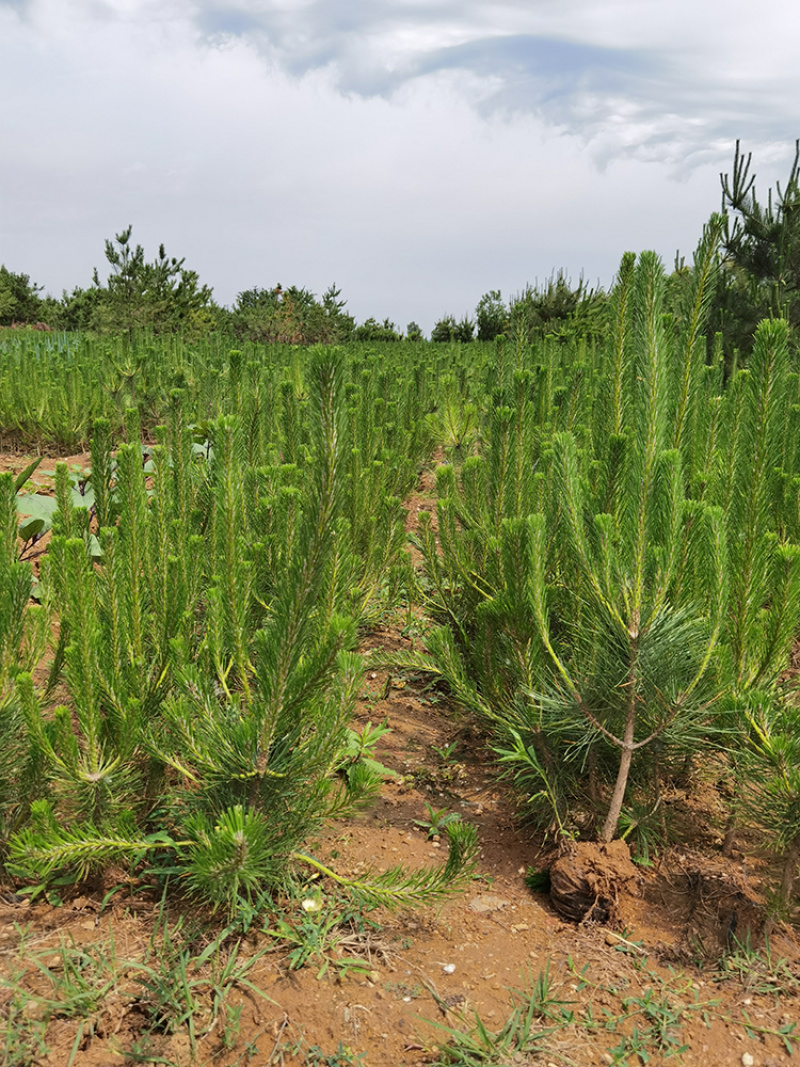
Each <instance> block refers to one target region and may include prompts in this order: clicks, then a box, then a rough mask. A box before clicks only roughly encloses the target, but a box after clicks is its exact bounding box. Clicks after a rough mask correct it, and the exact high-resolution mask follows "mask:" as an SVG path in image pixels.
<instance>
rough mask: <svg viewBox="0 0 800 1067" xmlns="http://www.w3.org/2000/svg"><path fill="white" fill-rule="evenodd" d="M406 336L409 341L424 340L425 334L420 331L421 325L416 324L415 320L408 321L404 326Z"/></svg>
mask: <svg viewBox="0 0 800 1067" xmlns="http://www.w3.org/2000/svg"><path fill="white" fill-rule="evenodd" d="M406 337H407V339H408V340H409V341H424V340H425V335H424V334H423V332H422V327H421V326H419V325H417V323H416V322H409V324H408V326H406Z"/></svg>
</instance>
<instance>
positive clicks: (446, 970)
mask: <svg viewBox="0 0 800 1067" xmlns="http://www.w3.org/2000/svg"><path fill="white" fill-rule="evenodd" d="M455 969H456V965H455V964H454V963H446V964H445V965H444V967H442V970H443V971H444V973H445V974H452V973H453V972H454V971H455Z"/></svg>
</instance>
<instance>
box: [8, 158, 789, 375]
mask: <svg viewBox="0 0 800 1067" xmlns="http://www.w3.org/2000/svg"><path fill="white" fill-rule="evenodd" d="M720 180H721V190H722V211H721V213H722V217H723V229H722V233H721V237H720V242H719V248H718V255H719V262H720V275H719V284H718V286H717V290H716V293H715V296H714V301H713V306H712V308H711V310H710V314H709V318H708V328H707V339H708V344H709V347H710V346H711V345H712V344H713V343H714V338H716V337H718V338H720V339H721V343H722V347H723V351H724V353H725V357H726V362H727V363H728V364H729V365H731V364H733V363H735V361H736V359H737V356H738V354H743V355H745V356H746V355H747V354H748V353H749V351H750V350H751V348H752V343H753V337H754V334H755V329H756V326H757V324H758V323H759V322H761V321H762V319H765V318H783V319H785V320H786V321H787V322H788V323H789V325H790V328H791V329H792V332H793V333H794V331H795V330H796V329H797V327H798V325H800V211H799V210H798V208H800V142H798V143H797V144H796V146H795V156H794V160H793V163H792V166H791V168H790V171H789V175H788V178H787V180H786V182H785V184H783V185H781V183H780V182H778V183H776V187H775V189H774V190H773V189H769V190H768V192H767V196H766V199H763V198H761V199H760V198H759V196H758V195H757V193H756V185H755V180H756V175H755V173H754V172H753V171H752V155H751V154H749V153H748V154H747V155H745V154H744V153H743V152H742V151H741V149H740V146H739V142H738V141H737V143H736V151H735V155H734V160H733V169H732V171H731V172H730V173H729V174H721V175H720ZM105 259H106V262H107V265H108V275H107V277H106V278H105V280H101V278H100V274H99V271H98V270H97V269H95V271H94V273H93V277H92V282H91V284H90V285H89V286H87V287H86V288H83V287H81V286H76V287H75V288H73V289H72V291H71V292H67V291H64V292H63V293H62V296H61V298H60V299H56V298H54V297H52V296H42V287H41V286H39V285H37V284H35V283H34V282H32V281H31V279H30V277H29V276H28V275H27V274H22V273H14V272H13V271H12V270H9V269H8V268H7V267H6V266H0V326H11V325H40V326H43V327H49V328H51V329H59V330H78V331H85V332H91V333H97V334H119V333H125V332H133V331H138V330H150V331H152V332H153V333H156V334H164V333H175V332H179V331H181V332H183V333H185V334H187V335H189V336H190V337H191V336H198V335H202V334H205V333H209V332H212V331H214V330H224V331H228V332H230V333H232V334H234V335H235V336H237V337H238V338H240V339H243V340H244V339H247V340H252V341H255V342H259V343H266V344H270V343H282V344H320V343H321V344H338V343H345V342H348V341H367V342H373V341H376V342H377V341H382V342H385V341H400V340H403V339H404V338H407V339H408V340H424V339H425V338H424V334H423V331H422V329H421V328H420V327H419V325H418V324H417V323H416V322H410V323H408V325H407V326H406V328H405V331H403V330H401V329H399V328H398V327H397V326H396V325H395V323H394V322H392V321H390V320H389V319H388V318H384V319H383V321H379V320H378V319H376V318H374V317H369V318H367V319H366V320H365V321H364V322H363V323H360V324H359V323H357V322H356V320H355V318H354V317H353V316H352V315H351V314H350V313H349V312H348V311H347V310H346V301H345V300H343V299H342V295H341V290H340V289H338V288H337V287H336V286H335V285H331V286H330V287H329V288H328V289H327V290H326V291H325V292H324V293H323V294H322V296H321V297H318V296H317V295H316V294H315V293H313V292H311V291H310V290H309V289H306V288H304V287H302V286H296V285H290V286H288V287H284V286H282V285H281V284H276V285H274V286H272V287H269V288H262V287H259V286H255V287H253V288H250V289H246V290H243V291H242V292H240V293H239V294H238V295H237V297H236V300H235V301H234V303H233V306H232V307H223V306H221V305H219V304H218V303H217V302H216V301H215V300H214V298H213V292H212V289H211V288H210V287H209V286H208V285H204V284H202V283H201V282H200V279H199V277H198V274H197V272H196V271H193V270H190V269H189V268H188V267H186V266H185V260H184V259H177V258H174V257H169V256H168V255H167V253H166V251H165V248H164V245H163V244H162V245H161V246H160V247H159V250H158V255H157V256H156V257H155V258H154V259H152V260H150V261H148V260H147V259H146V257H145V252H144V249H143V247H142V246H141V245H139V244H134V243H133V241H132V227H131V226H128V227H127V228H126V229H124V230H122V231H121V232H120V233H118V234H116V235H115V237H114V239H113V240H107V241H106V242H105ZM689 274H690V271H689V268H688V267H687V266H686V265H685V263H684V261H683V260H682V259H680V258H678V257H676V262H675V265H674V269H673V271H672V273H671V274H670V276H669V278H668V286H667V290H668V294H667V307H668V310H670V311H673V312H674V313H678V314H679V313H680V310H679V309H680V306H681V302H682V296H681V294H682V292H683V289H685V287H686V285H687V284H688V282H687V279H688V277H689ZM607 303H608V293H607V292H605V291H604V290H603V289H602V288H600V287H598V288H591V287H589V286H587V285H586V284H585V282H584V281H583V279H581V280H580V281H579V282H578V284H577V285H575V284H574V283H573V282H572V281H571V280H570V279H569V278H568V277H567V276H566V275H565V274H564V272H563V271H559V272H557V273H554V274H553V275H552V276H551V277H550V278H549V279H548V280H547V281H546V282H545V283H544V284H542V285H538V284H537V285H536V286H531V285H527V286H525V288H524V289H523V290H522V291H521V292H519V293H517V294H514V295H512V296H511V297H510V299H508V300H504V299H503V296H502V294H501V292H500V290H498V289H492V290H489V291H488V292H487V293H485V294H484V295H483V296H482V297H481V298H480V300H479V301H478V304H477V306H476V308H475V310H474V312H473V314H472V315H470V314H464V315H463V316H462V317H461V318H460V319H459V318H456V316H455V315H453V314H450V313H448V314H445V315H443V316H442V317H441V318H440V319H439V320H438V321H437V322H436V323H435V325H434V327H433V329H432V331H431V335H430V340H431V341H433V342H438V343H452V342H458V343H462V344H466V343H469V342H471V341H473V340H477V341H493V340H495V339H496V338H498V337H501V336H510V337H511V338H512V339H514V340H515V341H516V343H517V344H524V343H528V342H530V341H532V340H534V339H535V338H536V337H541V336H543V335H546V334H550V335H554V336H555V337H556V338H558V337H560V336H566V335H573V336H574V335H575V333H578V334H580V335H581V336H584V337H587V338H591V337H593V336H599V335H601V334H602V333H603V331H604V330H605V329H607V321H608V316H607V315H606V313H605V310H606V305H607Z"/></svg>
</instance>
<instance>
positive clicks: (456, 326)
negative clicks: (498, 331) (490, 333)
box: [431, 315, 475, 344]
mask: <svg viewBox="0 0 800 1067" xmlns="http://www.w3.org/2000/svg"><path fill="white" fill-rule="evenodd" d="M474 335H475V323H474V322H473V321H472V319H470V318H469V316H467V315H465V316H464V318H463V319H462V320H461V321H460V322H456V320H455V319H454V318H453V316H452V315H445V317H444V318H443V319H439V321H438V322H436V323H435V324H434V327H433V329H432V330H431V341H434V342H435V343H438V344H446V343H448V342H450V341H456V342H458V343H459V344H469V342H470V341H471V340H472V339H473V337H474Z"/></svg>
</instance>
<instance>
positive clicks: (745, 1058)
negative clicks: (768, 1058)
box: [742, 1052, 756, 1067]
mask: <svg viewBox="0 0 800 1067" xmlns="http://www.w3.org/2000/svg"><path fill="white" fill-rule="evenodd" d="M755 1062H756V1061H755V1057H754V1056H751V1055H750V1053H749V1052H743V1053H742V1067H755Z"/></svg>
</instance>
